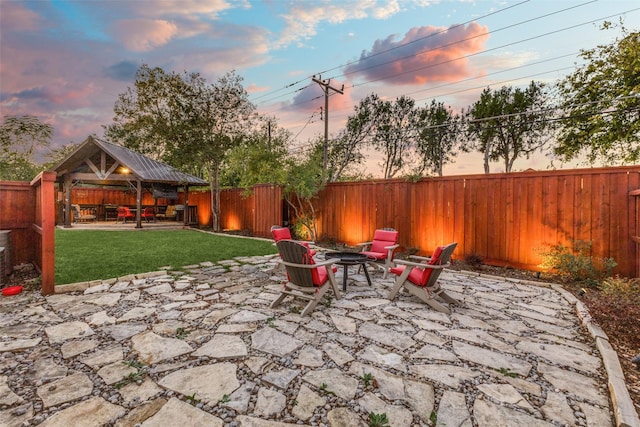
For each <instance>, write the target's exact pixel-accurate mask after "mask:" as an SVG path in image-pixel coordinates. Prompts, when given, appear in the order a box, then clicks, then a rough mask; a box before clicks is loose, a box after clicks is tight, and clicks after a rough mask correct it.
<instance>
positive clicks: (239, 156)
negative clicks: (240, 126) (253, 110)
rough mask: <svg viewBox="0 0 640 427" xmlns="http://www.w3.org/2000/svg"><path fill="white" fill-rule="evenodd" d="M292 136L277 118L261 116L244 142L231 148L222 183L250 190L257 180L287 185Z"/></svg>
mask: <svg viewBox="0 0 640 427" xmlns="http://www.w3.org/2000/svg"><path fill="white" fill-rule="evenodd" d="M291 140H292V135H291V133H290V132H289V131H287V130H286V129H283V128H281V127H278V124H277V121H276V119H275V118H273V117H261V118H258V123H257V126H256V127H255V128H254V129H253V131H252V133H251V134H249V135H248V136H247V138H246V139H245V141H244V143H242V144H240V145H237V146H236V147H234V148H232V149H231V150H230V151H229V154H228V155H227V159H226V161H225V164H224V167H223V170H222V173H221V184H222V185H223V186H229V187H240V188H245V189H246V190H247V191H250V189H251V188H252V187H253V186H254V185H256V184H279V185H283V184H284V183H285V182H286V170H285V166H286V159H287V157H288V152H287V148H286V147H287V146H288V145H289V144H290V143H291Z"/></svg>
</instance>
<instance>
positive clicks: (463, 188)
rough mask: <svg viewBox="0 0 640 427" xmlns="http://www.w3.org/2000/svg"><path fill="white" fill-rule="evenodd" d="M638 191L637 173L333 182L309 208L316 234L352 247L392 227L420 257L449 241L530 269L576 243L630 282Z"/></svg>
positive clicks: (590, 171) (622, 170) (612, 170)
mask: <svg viewBox="0 0 640 427" xmlns="http://www.w3.org/2000/svg"><path fill="white" fill-rule="evenodd" d="M638 188H640V167H638V166H635V167H621V168H598V169H582V170H559V171H544V172H534V171H531V172H521V173H510V174H491V175H472V176H456V177H440V178H433V179H423V180H421V181H419V182H416V183H410V182H406V181H400V180H392V181H371V182H357V183H336V184H331V185H328V186H327V187H326V189H325V190H324V191H323V192H322V193H321V194H320V197H319V199H318V202H317V203H316V208H317V210H316V212H317V214H318V232H319V236H320V240H322V239H332V240H336V241H339V242H346V243H350V244H352V243H357V242H361V241H367V240H369V239H370V237H371V236H372V234H373V231H374V230H375V229H376V228H380V227H393V228H396V229H397V230H398V231H399V232H400V233H399V235H400V241H399V243H400V244H401V245H402V246H404V247H405V248H416V249H417V250H419V252H421V253H427V254H428V253H431V251H433V249H435V247H436V246H439V245H441V244H444V243H449V242H453V241H456V242H458V248H457V250H456V256H457V257H459V258H460V257H462V256H464V255H468V254H477V255H480V256H481V257H482V258H483V259H484V260H485V262H487V263H492V264H498V265H500V264H502V265H511V266H514V267H525V268H530V269H535V268H536V267H537V265H538V264H539V263H540V262H541V255H540V250H541V249H543V248H545V247H546V248H548V245H556V244H558V243H562V244H565V245H570V244H571V241H572V240H583V241H590V242H592V244H593V256H595V257H612V258H614V259H615V260H616V261H617V263H618V267H617V268H616V270H615V271H616V272H617V273H619V274H623V275H628V276H635V275H636V274H637V272H638V270H637V269H638V256H637V255H636V246H635V243H634V242H633V240H632V238H631V235H632V233H635V232H636V229H637V227H638V224H637V221H638V217H637V215H636V212H635V205H632V202H633V201H632V200H631V199H632V198H631V197H630V193H631V192H632V191H633V190H636V189H638Z"/></svg>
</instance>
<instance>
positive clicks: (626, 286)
mask: <svg viewBox="0 0 640 427" xmlns="http://www.w3.org/2000/svg"><path fill="white" fill-rule="evenodd" d="M600 287H601V289H602V293H603V294H604V295H607V296H611V297H614V298H618V299H620V300H621V301H622V302H625V303H631V304H640V281H638V279H629V278H627V277H620V276H614V277H608V278H606V279H604V280H603V281H602V283H601V285H600Z"/></svg>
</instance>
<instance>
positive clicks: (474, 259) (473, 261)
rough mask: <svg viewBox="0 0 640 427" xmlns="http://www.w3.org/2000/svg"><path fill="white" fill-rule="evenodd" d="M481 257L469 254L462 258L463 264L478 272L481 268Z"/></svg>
mask: <svg viewBox="0 0 640 427" xmlns="http://www.w3.org/2000/svg"><path fill="white" fill-rule="evenodd" d="M482 262H483V260H482V257H481V256H480V255H478V254H474V253H470V254H467V255H465V256H464V263H465V264H467V265H468V266H469V267H471V268H473V269H474V270H479V269H480V267H482Z"/></svg>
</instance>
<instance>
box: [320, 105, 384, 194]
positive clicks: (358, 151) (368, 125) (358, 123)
mask: <svg viewBox="0 0 640 427" xmlns="http://www.w3.org/2000/svg"><path fill="white" fill-rule="evenodd" d="M372 96H375V95H372ZM354 111H355V114H354V115H352V116H349V117H348V118H347V123H346V126H345V128H344V130H342V131H341V132H340V134H339V135H338V136H337V137H336V138H334V139H333V140H332V142H331V144H330V145H329V153H328V166H327V176H326V179H327V181H328V182H335V181H339V180H340V179H341V178H342V177H344V176H345V175H347V174H348V173H349V172H352V173H353V172H355V170H354V169H355V168H356V167H357V166H359V165H361V164H362V163H363V162H364V159H365V156H364V154H363V150H364V148H365V147H366V146H367V145H368V144H369V143H370V138H371V133H372V130H373V128H374V125H375V121H374V120H373V118H372V114H373V111H371V108H370V105H369V104H368V103H365V102H364V101H363V102H360V103H359V104H358V105H356V106H355V107H354ZM355 174H356V175H358V173H357V172H356V173H355Z"/></svg>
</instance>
